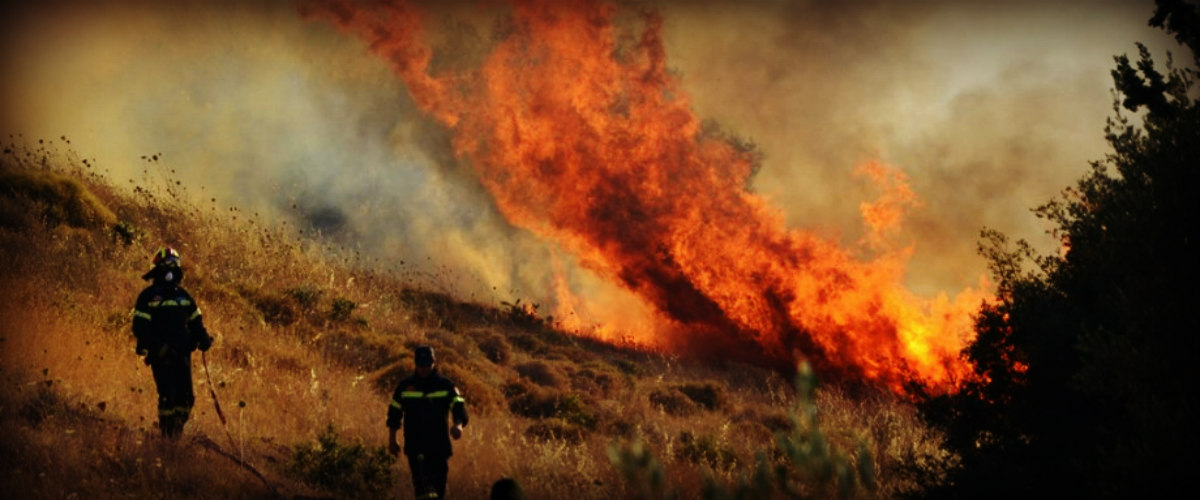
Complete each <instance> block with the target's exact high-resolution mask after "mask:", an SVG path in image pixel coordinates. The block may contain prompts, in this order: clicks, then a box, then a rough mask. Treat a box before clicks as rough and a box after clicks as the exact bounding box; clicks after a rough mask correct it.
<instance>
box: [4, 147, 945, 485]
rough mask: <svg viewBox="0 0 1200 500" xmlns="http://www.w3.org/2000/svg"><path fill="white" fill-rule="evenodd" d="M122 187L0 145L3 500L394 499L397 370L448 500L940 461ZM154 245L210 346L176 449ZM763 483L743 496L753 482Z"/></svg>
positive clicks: (840, 403)
mask: <svg viewBox="0 0 1200 500" xmlns="http://www.w3.org/2000/svg"><path fill="white" fill-rule="evenodd" d="M141 161H142V163H143V166H144V168H145V170H146V174H145V175H144V176H143V177H144V178H143V179H142V180H141V181H139V182H131V183H130V184H128V185H118V184H117V183H114V182H113V181H111V180H110V179H109V178H108V176H107V175H105V174H104V169H103V166H99V165H95V164H93V163H94V162H90V161H88V160H85V159H83V158H81V157H80V156H79V155H78V154H77V153H76V152H74V151H72V150H71V149H70V145H69V142H67V140H66V138H60V139H56V140H53V141H50V140H40V141H34V140H28V139H25V138H21V137H9V138H7V140H6V141H5V144H4V153H3V155H2V156H0V355H2V357H0V359H2V363H0V387H2V388H0V426H2V427H0V428H2V430H3V432H0V491H2V492H3V496H4V497H6V498H277V497H284V498H299V497H304V498H363V497H368V498H369V497H380V498H382V497H398V498H408V497H411V495H412V490H411V484H410V480H409V475H408V468H407V464H406V463H404V462H403V460H400V461H395V462H393V461H391V460H389V459H386V458H384V455H383V454H382V452H381V448H382V446H383V445H384V438H385V437H386V435H387V434H386V433H387V429H386V428H385V426H384V418H385V412H386V408H387V404H388V400H389V398H390V394H391V390H392V388H393V387H394V384H395V383H396V382H397V381H398V380H399V379H400V378H401V377H403V376H404V375H406V374H407V373H408V372H409V371H410V370H411V364H412V362H411V351H412V348H413V347H414V346H417V345H421V344H428V345H432V346H434V348H435V349H436V350H437V353H438V359H439V366H440V369H441V370H442V372H443V373H444V374H445V375H446V376H448V377H450V378H451V379H452V380H454V381H455V382H456V383H457V384H458V385H459V387H460V389H461V390H462V391H463V392H464V395H465V397H466V399H467V404H468V410H469V411H470V413H471V423H470V425H469V426H468V427H467V428H466V433H465V435H464V437H463V439H462V440H460V441H457V442H456V443H455V455H454V457H453V458H452V459H451V461H450V481H449V488H448V495H449V496H451V497H456V498H486V497H487V496H488V492H489V489H490V487H491V485H492V483H493V482H495V481H496V480H498V479H500V478H502V477H511V478H514V479H516V480H517V481H518V483H519V484H520V485H521V487H522V489H523V490H524V493H525V495H526V496H527V497H528V498H637V497H681V498H700V497H717V496H723V495H726V496H757V495H759V494H762V493H763V492H769V493H768V494H769V496H776V497H818V498H819V497H828V496H839V495H846V496H850V497H856V498H894V497H897V496H904V495H908V494H919V493H920V492H921V491H922V488H924V487H926V486H928V485H930V484H934V483H936V482H937V481H938V480H939V479H940V472H941V471H942V470H943V469H944V468H945V467H946V465H947V464H949V463H950V462H951V461H952V460H953V457H951V456H949V455H948V454H947V453H945V452H944V451H943V450H942V449H941V437H940V436H939V435H938V434H936V433H935V432H933V431H932V430H930V429H929V428H928V427H926V426H925V425H924V424H922V422H921V421H920V419H919V418H918V417H917V415H916V412H915V409H914V408H913V407H912V406H911V405H910V404H909V403H907V402H906V401H903V400H902V399H900V398H898V397H896V396H894V395H892V394H890V393H886V392H878V391H874V390H870V389H864V388H862V387H858V388H854V389H848V388H839V387H835V386H831V385H820V386H818V387H817V390H816V393H815V398H814V399H811V400H810V399H809V398H806V397H805V394H806V392H805V391H804V390H803V389H801V390H798V389H797V384H796V383H795V380H793V378H792V375H793V374H781V373H777V372H773V371H770V370H767V369H764V368H760V367H757V366H751V365H747V364H739V363H733V362H714V361H712V360H695V359H687V358H680V357H676V356H672V355H670V354H666V353H654V352H642V351H639V350H637V349H634V348H632V347H630V346H614V345H608V344H602V343H599V342H596V341H593V340H590V339H587V338H583V337H578V336H573V335H571V334H569V333H566V332H563V331H560V330H559V329H557V328H556V325H555V324H553V323H551V322H548V321H547V320H546V319H544V318H541V317H539V316H538V315H537V314H536V311H535V310H534V309H532V308H529V307H526V306H523V305H521V304H520V302H518V301H517V299H520V297H513V298H512V299H511V300H512V302H511V303H510V302H498V303H478V302H471V301H467V300H463V299H461V298H458V297H454V296H450V295H448V294H445V293H442V292H441V291H439V290H438V289H437V287H435V286H430V285H429V283H430V280H431V279H432V281H433V282H434V283H436V280H437V276H433V277H432V278H429V277H426V278H425V279H423V280H421V281H415V280H413V279H412V278H411V277H407V276H404V275H402V274H399V273H396V272H390V271H385V270H384V269H388V268H389V267H388V266H384V265H381V263H379V262H377V261H373V260H372V259H369V258H366V257H363V256H360V255H357V254H355V253H354V252H353V251H351V250H346V249H343V248H338V247H336V246H331V245H329V244H327V243H325V242H324V240H322V239H321V238H319V237H314V236H313V235H311V234H304V232H303V231H301V230H300V229H298V228H296V227H294V226H291V225H288V224H285V223H280V222H274V221H267V220H264V219H262V218H260V217H259V216H258V215H257V214H253V213H245V212H243V211H241V210H239V209H237V208H236V207H233V208H229V207H219V206H218V205H217V203H216V200H215V199H214V200H204V201H197V198H198V197H197V196H194V195H193V194H190V193H188V192H186V189H187V188H186V187H184V186H180V185H178V184H177V183H175V181H173V180H172V177H171V173H170V167H169V165H166V164H164V162H162V161H161V160H160V159H159V158H157V157H150V158H145V159H143V160H141ZM164 243H167V244H171V245H174V246H175V247H176V248H178V249H179V250H180V252H181V253H182V254H183V257H184V267H185V270H186V273H187V274H186V277H185V280H184V282H183V284H184V286H185V287H186V288H187V289H188V290H189V292H191V294H192V295H193V296H194V297H195V298H196V299H197V300H198V302H199V304H200V306H201V308H202V310H203V314H204V318H205V323H206V325H207V326H208V328H209V331H210V333H212V334H213V335H214V337H215V338H216V342H215V344H214V346H213V348H212V350H211V351H209V352H208V353H207V356H206V357H207V370H206V369H205V362H204V361H203V360H202V358H201V355H200V353H199V352H197V353H196V354H195V355H194V356H193V361H194V366H193V377H194V382H195V393H196V406H195V408H194V410H193V413H192V419H191V421H190V422H189V423H188V425H187V428H186V429H185V432H184V436H183V437H182V438H181V439H180V440H179V441H164V440H163V439H162V438H160V437H159V435H158V431H157V426H156V423H155V419H156V415H157V411H156V406H155V404H156V394H155V390H154V383H153V381H152V379H151V376H150V369H149V367H147V366H145V365H143V364H142V362H141V360H140V358H138V357H137V356H135V354H134V349H133V346H134V342H133V338H132V335H131V333H130V311H131V308H132V305H133V302H134V299H135V298H136V296H137V294H138V292H139V291H140V290H141V289H142V288H143V287H144V286H145V282H143V281H142V280H141V279H140V276H141V275H142V273H144V272H145V271H146V270H147V269H148V268H149V257H150V255H151V254H152V253H153V252H154V250H156V249H157V248H158V247H159V246H161V245H163V244H164ZM395 258H396V259H398V260H403V258H404V256H395ZM819 376H820V374H817V377H818V378H819ZM209 380H211V386H210V384H209ZM210 387H211V388H212V390H213V391H214V392H215V394H216V398H217V400H218V401H219V403H220V406H221V410H222V414H223V416H224V417H225V423H222V422H221V420H220V419H219V418H218V415H217V412H216V411H215V405H214V399H213V397H212V396H210ZM809 417H811V418H809ZM787 443H791V444H792V445H798V446H799V448H797V449H798V450H799V452H796V450H792V451H793V452H794V453H791V455H789V452H788V449H787V446H786V444H787ZM796 453H800V455H796ZM796 456H803V457H808V459H809V462H810V463H797V462H796V459H795V457H796ZM760 464H761V465H762V467H765V468H762V469H760ZM776 470H778V471H782V472H779V474H781V475H780V476H778V477H779V478H781V479H778V480H776V479H772V480H771V481H770V482H771V485H770V488H768V489H760V490H753V488H752V486H753V485H754V484H756V483H755V481H756V480H755V474H756V473H758V474H760V475H761V473H762V471H770V474H771V475H772V477H776V476H774V475H775V474H776ZM656 472H660V473H661V476H660V477H659V476H656V475H655V473H656ZM656 478H657V479H656ZM845 478H850V479H848V480H849V481H850V482H849V483H846V482H844V481H845V480H846V479H845ZM763 481H765V480H764V479H762V478H761V477H760V478H759V479H758V483H757V484H760V486H761V484H762V483H763ZM839 481H843V482H839ZM839 484H840V485H841V487H840V488H839V486H838V485H839Z"/></svg>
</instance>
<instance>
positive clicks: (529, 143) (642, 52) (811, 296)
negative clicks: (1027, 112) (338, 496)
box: [305, 1, 984, 391]
mask: <svg viewBox="0 0 1200 500" xmlns="http://www.w3.org/2000/svg"><path fill="white" fill-rule="evenodd" d="M305 10H306V11H308V13H309V14H311V15H315V16H318V17H321V18H324V19H327V20H329V21H332V22H333V23H334V24H335V25H337V26H338V27H339V28H341V29H342V30H345V31H347V32H351V33H354V34H356V35H358V36H360V37H362V38H363V39H364V40H365V41H366V42H367V43H369V44H370V47H371V50H373V51H374V52H376V53H377V54H378V55H380V56H382V57H383V58H385V59H386V61H387V62H388V63H389V64H390V65H391V66H392V67H393V68H394V70H395V72H396V73H397V75H398V76H399V77H400V78H401V79H402V80H403V81H404V82H405V83H406V84H407V85H408V88H409V90H410V92H411V93H412V97H413V99H414V101H415V102H416V103H417V104H418V105H419V106H421V107H422V108H423V109H424V110H425V111H426V112H428V113H430V114H432V115H433V116H435V117H437V119H438V120H440V121H441V122H442V123H443V124H445V126H447V127H449V128H451V129H453V130H454V132H455V148H456V150H457V151H458V153H459V154H460V155H461V156H463V157H465V158H468V159H469V160H471V163H472V164H473V165H474V168H475V169H476V170H477V172H478V174H479V176H480V178H481V179H482V182H483V183H484V185H485V186H486V188H487V189H488V190H489V191H490V192H491V194H492V195H493V196H494V197H495V199H496V202H497V204H498V206H499V208H500V210H501V211H502V212H503V213H504V215H505V216H506V217H507V218H508V220H509V221H511V222H512V223H514V224H516V225H519V226H521V227H524V228H527V229H529V230H531V231H533V232H535V233H537V234H539V235H542V236H543V237H547V238H551V239H553V240H554V241H557V242H559V243H560V244H561V245H562V246H563V247H564V248H567V249H568V250H570V251H572V252H573V253H574V254H575V255H577V256H578V258H579V260H580V261H581V262H582V263H583V265H585V266H587V267H589V268H590V269H591V270H593V271H595V272H596V273H598V274H600V275H601V276H604V277H607V278H609V279H611V280H614V281H615V282H618V283H620V284H622V286H624V287H626V288H628V289H629V290H631V291H633V292H634V293H635V294H637V295H638V296H640V297H641V298H642V299H643V300H645V301H647V302H648V303H650V304H651V305H652V306H653V307H654V308H655V310H656V311H658V313H659V314H660V315H661V316H662V317H663V318H662V319H663V320H664V321H663V323H664V324H668V325H671V326H670V327H668V328H652V329H647V331H646V333H644V334H642V333H638V332H632V333H631V332H625V335H647V336H648V337H646V338H636V339H635V340H636V341H639V342H642V343H645V344H649V345H658V346H661V347H668V348H676V349H683V348H688V349H692V350H696V349H697V347H696V346H702V347H700V348H699V349H700V350H704V349H708V350H711V351H713V352H731V351H732V350H737V352H736V353H732V354H736V355H741V356H751V359H759V360H762V359H764V358H765V359H766V360H769V361H770V362H773V363H778V364H787V365H794V363H795V361H796V359H797V358H798V357H804V358H807V359H809V360H810V361H812V362H813V363H814V364H816V365H817V367H818V369H823V370H825V371H826V373H830V374H839V375H842V376H851V377H858V378H863V379H866V380H869V381H872V382H875V383H881V384H885V385H887V386H889V387H892V388H893V389H895V390H898V391H899V390H902V386H903V384H904V383H905V382H907V381H917V382H919V383H921V384H923V385H925V386H926V387H928V388H930V389H932V390H934V391H947V390H954V389H955V387H956V385H957V381H960V380H962V379H963V378H964V377H967V376H969V373H970V366H969V365H968V364H966V362H965V361H963V360H961V359H960V358H959V357H958V352H959V351H960V350H961V349H962V347H963V346H964V345H965V344H966V342H967V341H968V340H969V339H970V337H971V336H972V335H973V331H972V319H971V316H970V313H971V311H973V310H974V309H976V308H977V307H978V305H979V302H980V300H982V299H983V297H984V294H983V293H981V292H973V291H970V290H968V291H966V292H963V293H961V294H960V295H959V296H958V297H957V298H956V299H954V300H950V299H947V298H946V297H944V296H942V297H939V298H937V299H935V300H924V299H920V298H918V297H914V296H913V295H912V294H910V293H908V292H907V291H906V290H905V288H904V287H903V286H902V285H901V280H902V276H903V270H904V265H905V263H906V259H907V257H908V255H909V250H908V249H891V248H888V246H887V244H886V242H887V235H888V233H889V232H891V231H894V230H895V229H896V227H897V226H898V225H899V223H900V221H901V219H902V216H903V212H904V209H905V208H907V207H908V206H909V205H911V204H912V203H914V202H915V198H914V196H913V194H912V193H911V192H910V191H909V190H908V188H907V184H906V183H905V179H904V177H903V176H902V175H901V174H900V173H899V172H898V171H896V170H894V169H891V168H889V167H886V166H883V165H879V164H870V165H866V166H864V167H861V168H860V172H861V173H863V174H865V175H866V176H868V177H869V178H870V179H872V180H873V181H874V182H875V183H876V185H877V186H880V187H881V188H882V190H883V194H882V196H881V197H880V198H879V199H878V200H877V201H875V202H871V203H864V204H863V205H862V212H863V216H864V220H865V221H866V223H867V228H868V229H869V236H868V237H867V238H866V239H867V241H866V243H867V244H868V245H869V246H870V248H871V249H872V250H874V251H875V253H876V255H878V256H877V257H875V258H873V259H869V260H862V259H858V258H855V257H854V256H853V255H851V254H850V253H849V252H848V251H846V250H844V249H842V248H839V247H838V246H837V245H836V244H834V243H832V242H830V241H826V240H825V239H822V238H820V237H818V236H815V235H813V234H809V233H806V232H803V231H798V230H791V229H788V228H787V227H786V226H785V223H784V221H783V217H782V214H781V213H780V212H779V211H778V210H776V209H774V208H772V207H771V206H769V205H768V204H767V202H766V201H765V200H764V199H763V198H761V197H759V196H756V195H755V194H753V193H751V192H750V191H749V190H748V189H747V188H746V186H747V184H748V182H749V178H750V176H751V175H752V174H753V170H754V168H755V161H756V160H755V158H754V156H753V153H752V152H750V151H747V149H746V148H743V147H739V146H738V144H737V142H736V141H731V140H729V139H728V138H726V137H723V136H721V134H720V133H716V132H713V131H710V130H706V129H704V128H703V127H702V126H701V123H700V121H699V120H698V119H697V117H696V116H695V115H694V113H693V112H692V111H691V109H690V105H689V102H688V99H687V97H686V96H685V95H684V93H683V92H682V90H681V88H680V87H679V85H678V82H677V81H676V80H675V79H674V78H673V77H672V76H671V75H670V74H669V73H668V71H667V68H666V63H665V54H664V49H663V42H662V40H661V38H660V34H661V29H662V23H661V20H660V19H659V18H658V17H657V16H656V15H654V14H645V15H644V16H643V18H642V19H641V21H640V23H639V25H638V26H639V28H640V29H639V30H638V31H639V33H637V35H638V36H634V37H629V36H622V35H623V34H626V33H628V31H622V30H621V29H619V27H617V26H616V25H615V24H614V19H615V18H616V14H617V13H616V11H615V8H614V7H613V6H611V5H607V4H604V3H600V2H549V1H546V2H541V1H530V2H517V3H516V4H515V5H514V6H513V13H512V17H511V20H510V21H509V23H508V24H506V25H505V28H504V29H502V30H501V31H502V34H501V36H500V37H499V39H498V40H497V41H496V42H495V44H494V46H493V47H491V49H490V52H489V53H488V54H487V56H486V58H485V59H484V61H483V63H482V65H481V66H480V67H477V68H472V69H470V70H464V71H454V72H446V73H441V74H436V75H434V74H431V73H430V62H431V60H432V56H433V51H432V49H431V48H430V46H429V44H428V43H427V42H426V41H425V40H424V35H423V30H422V20H421V16H420V13H419V12H418V11H417V10H416V9H415V8H413V7H412V6H409V5H405V4H377V5H371V6H370V7H364V6H361V5H359V4H352V3H342V2H338V3H332V4H322V5H319V6H305ZM560 288H562V287H560ZM560 291H561V290H560ZM564 293H569V292H564Z"/></svg>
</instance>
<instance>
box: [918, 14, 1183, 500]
mask: <svg viewBox="0 0 1200 500" xmlns="http://www.w3.org/2000/svg"><path fill="white" fill-rule="evenodd" d="M1197 19H1198V17H1197V9H1196V6H1195V5H1193V4H1190V3H1187V2H1184V1H1182V0H1159V1H1158V5H1157V9H1156V11H1155V13H1154V15H1153V17H1152V18H1151V20H1150V24H1151V25H1153V26H1157V27H1162V28H1164V29H1166V30H1167V31H1168V32H1170V33H1172V34H1174V35H1176V40H1177V41H1179V42H1180V43H1181V44H1182V45H1183V46H1184V47H1185V48H1186V49H1188V50H1190V51H1191V52H1192V55H1193V58H1192V61H1191V63H1192V64H1194V65H1195V66H1200V38H1198V36H1197V35H1198V34H1200V22H1198V21H1197ZM1137 47H1138V51H1139V54H1138V58H1137V60H1136V61H1134V60H1130V59H1129V57H1127V56H1124V55H1122V56H1117V57H1116V58H1115V61H1116V68H1115V69H1114V70H1113V71H1112V75H1113V80H1114V84H1115V87H1116V96H1115V99H1114V100H1115V102H1114V106H1113V107H1114V117H1112V118H1110V119H1109V121H1108V125H1107V127H1106V129H1105V132H1106V137H1107V139H1108V142H1109V144H1110V145H1111V147H1112V152H1111V153H1110V154H1108V155H1107V156H1106V158H1105V159H1104V160H1102V161H1096V162H1093V163H1092V165H1091V171H1090V172H1089V173H1088V174H1087V175H1085V176H1084V177H1083V178H1082V179H1081V180H1080V181H1079V182H1078V184H1077V185H1076V186H1073V187H1071V188H1068V189H1066V190H1065V191H1064V192H1063V193H1062V194H1061V195H1060V196H1059V197H1057V198H1056V199H1054V200H1052V201H1050V202H1049V203H1047V204H1045V205H1043V206H1041V207H1038V208H1037V209H1036V210H1035V213H1036V214H1037V216H1038V217H1040V218H1042V219H1045V220H1047V221H1049V222H1050V223H1052V225H1053V226H1054V227H1055V229H1054V230H1053V231H1052V234H1053V235H1054V236H1056V237H1057V238H1058V239H1059V240H1060V241H1061V243H1062V246H1063V251H1062V252H1060V253H1059V254H1058V255H1039V254H1038V253H1037V252H1035V251H1033V250H1032V249H1031V248H1030V247H1029V245H1028V244H1026V243H1025V242H1024V241H1017V242H1012V241H1010V240H1009V239H1008V238H1007V237H1005V236H1004V235H1003V234H1000V233H999V232H996V231H990V230H985V231H984V234H983V239H982V242H981V244H980V251H981V253H982V254H983V255H984V256H985V257H986V258H987V259H988V261H989V263H990V267H991V271H992V272H993V274H994V275H995V277H996V281H997V283H998V292H999V293H998V295H999V297H998V300H997V301H996V302H995V303H993V304H990V305H986V306H984V307H983V308H982V310H981V311H980V315H979V317H978V320H977V325H976V328H977V331H978V336H977V338H976V340H975V341H974V343H973V344H972V345H970V346H969V347H968V349H967V350H966V355H967V356H968V357H969V358H970V359H971V360H972V361H973V362H974V363H975V364H976V370H977V372H978V374H979V375H980V376H981V377H980V378H979V380H978V381H976V382H974V383H972V384H970V385H969V386H968V387H967V389H966V390H964V391H963V392H961V393H959V394H957V395H953V396H944V397H937V398H928V399H926V400H925V401H924V402H923V404H922V410H923V412H924V414H925V415H926V417H927V418H929V419H930V420H931V421H932V422H933V423H936V424H938V425H940V426H941V427H943V428H944V429H945V430H946V431H947V435H948V445H949V446H950V447H951V448H953V449H954V451H956V452H957V453H958V454H959V455H960V456H961V458H962V461H961V467H960V468H959V469H958V470H957V471H956V472H955V473H954V474H953V475H952V476H951V483H950V484H948V485H947V486H946V487H945V488H944V489H943V490H942V491H940V493H943V494H945V495H946V496H972V497H977V496H1013V495H1030V494H1060V495H1066V496H1072V497H1079V496H1087V497H1096V496H1101V497H1111V496H1132V495H1137V496H1145V495H1147V494H1159V495H1164V496H1165V494H1167V493H1169V492H1171V491H1172V490H1174V489H1176V488H1177V487H1180V486H1182V485H1183V484H1184V482H1185V480H1186V478H1187V477H1188V476H1189V473H1190V472H1191V469H1192V468H1193V466H1194V465H1195V463H1196V459H1195V458H1192V457H1194V456H1195V450H1196V445H1197V439H1196V435H1197V432H1196V429H1195V426H1196V422H1197V418H1196V416H1197V415H1196V413H1197V411H1196V403H1197V398H1196V396H1195V391H1194V390H1193V389H1192V388H1191V385H1192V383H1193V382H1194V381H1195V380H1196V379H1197V377H1196V372H1197V370H1196V368H1195V366H1196V363H1195V362H1194V361H1193V359H1192V358H1194V357H1195V356H1197V354H1198V353H1197V345H1198V342H1197V338H1198V337H1197V335H1198V334H1200V328H1198V326H1200V325H1198V322H1197V310H1196V309H1197V306H1198V305H1200V304H1198V303H1197V300H1196V298H1197V293H1196V287H1197V285H1198V284H1200V282H1198V281H1197V278H1198V277H1197V272H1196V270H1197V258H1198V254H1197V251H1196V229H1197V227H1198V224H1197V220H1196V219H1197V216H1196V214H1197V213H1200V192H1198V191H1197V188H1200V183H1198V182H1197V181H1198V179H1197V169H1200V103H1198V101H1197V99H1194V98H1193V97H1191V96H1192V95H1193V92H1192V83H1193V81H1194V80H1195V77H1196V75H1197V73H1196V71H1195V68H1194V67H1193V68H1183V69H1178V68H1175V66H1174V63H1173V61H1172V59H1171V57H1170V55H1168V58H1167V63H1166V70H1165V71H1160V70H1159V69H1158V67H1157V66H1156V64H1155V62H1154V61H1153V59H1152V57H1151V54H1150V51H1149V50H1148V49H1147V48H1146V47H1145V46H1143V45H1141V44H1137ZM1139 118H1140V121H1141V124H1140V126H1139V125H1138V124H1136V123H1135V121H1137V120H1138V119H1139Z"/></svg>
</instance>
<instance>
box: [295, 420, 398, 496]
mask: <svg viewBox="0 0 1200 500" xmlns="http://www.w3.org/2000/svg"><path fill="white" fill-rule="evenodd" d="M395 461H396V459H395V457H393V456H391V455H389V454H388V453H387V450H386V449H384V447H382V446H377V447H371V448H367V447H364V446H363V445H362V443H360V442H356V443H353V444H342V443H340V442H338V436H337V433H336V432H335V431H334V430H333V425H332V424H330V425H329V426H328V427H326V428H325V431H324V432H322V433H321V435H320V436H318V437H317V441H316V442H315V443H311V442H310V443H303V444H299V445H296V446H295V447H294V449H293V452H292V456H291V458H290V459H289V460H288V462H287V465H286V472H287V473H288V474H289V475H291V476H292V477H295V478H296V479H299V480H300V481H303V482H304V483H306V484H308V485H310V486H314V487H318V488H323V489H325V490H328V491H330V492H332V493H335V494H337V495H338V496H341V497H345V498H383V497H386V496H388V493H390V490H391V489H392V485H393V483H394V482H395V479H396V478H395V474H394V472H393V467H392V465H393V464H394V463H395Z"/></svg>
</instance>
